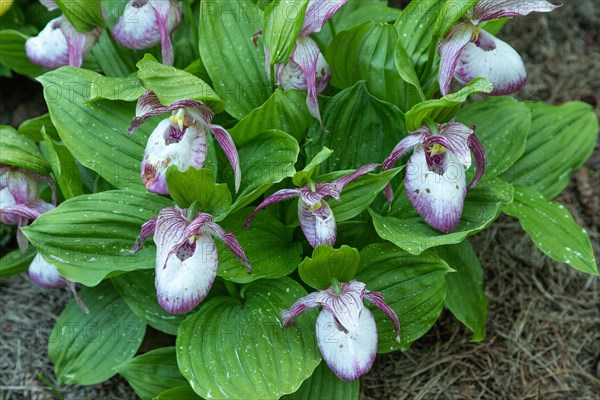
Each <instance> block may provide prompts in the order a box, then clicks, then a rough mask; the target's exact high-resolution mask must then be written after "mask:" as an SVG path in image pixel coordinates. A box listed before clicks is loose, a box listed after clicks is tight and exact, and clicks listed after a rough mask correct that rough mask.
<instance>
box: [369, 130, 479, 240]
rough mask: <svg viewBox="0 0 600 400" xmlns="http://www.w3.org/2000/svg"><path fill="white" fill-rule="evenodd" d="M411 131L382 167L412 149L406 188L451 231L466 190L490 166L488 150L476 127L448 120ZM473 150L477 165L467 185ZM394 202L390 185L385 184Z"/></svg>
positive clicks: (436, 224)
mask: <svg viewBox="0 0 600 400" xmlns="http://www.w3.org/2000/svg"><path fill="white" fill-rule="evenodd" d="M433 129H436V130H437V132H435V133H434V132H433V131H432V128H430V127H422V128H420V129H418V130H416V131H415V132H411V134H409V135H408V136H407V137H405V138H404V139H402V140H401V141H400V143H398V145H397V146H396V147H395V148H394V150H393V151H392V154H391V155H390V156H389V157H388V158H387V159H386V160H385V161H384V162H383V167H382V168H381V170H382V171H386V170H388V169H391V168H392V167H393V166H394V164H395V163H396V161H398V159H399V158H400V157H402V156H403V155H404V154H405V153H407V152H408V151H410V150H413V149H414V151H413V154H412V156H411V157H410V159H409V160H408V164H407V167H406V176H405V178H404V190H405V191H406V195H407V196H408V199H409V200H410V202H411V203H412V205H413V207H415V209H416V210H417V212H418V213H419V215H420V216H421V217H423V219H424V220H425V222H427V223H428V224H429V225H430V226H432V227H433V228H435V229H437V230H439V231H442V232H451V231H452V230H454V228H456V226H457V225H458V223H459V222H460V217H461V215H462V210H463V206H464V201H465V197H466V195H467V191H469V190H470V189H471V188H472V187H473V186H475V185H476V184H477V183H478V182H479V181H480V180H481V178H482V177H483V174H484V173H485V169H486V166H487V157H486V154H485V150H484V149H483V146H482V145H481V142H479V139H477V137H476V136H475V134H474V132H475V131H474V129H475V127H471V128H469V127H467V126H465V125H463V124H460V123H458V122H449V123H447V124H442V125H440V126H438V127H434V128H433ZM471 150H472V151H473V154H474V155H475V165H476V167H477V169H476V172H475V176H474V177H473V180H472V181H471V183H470V184H469V185H468V186H467V180H466V174H465V170H466V169H468V168H470V166H471ZM385 195H386V197H387V198H388V200H389V201H390V202H391V201H392V200H393V198H394V194H393V192H392V187H391V185H388V186H387V187H386V188H385Z"/></svg>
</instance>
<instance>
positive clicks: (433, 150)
mask: <svg viewBox="0 0 600 400" xmlns="http://www.w3.org/2000/svg"><path fill="white" fill-rule="evenodd" d="M446 150H447V149H446V148H445V147H444V146H442V145H441V144H438V143H434V144H433V145H432V146H431V147H430V149H429V154H430V155H431V156H435V155H436V154H442V153H445V152H446Z"/></svg>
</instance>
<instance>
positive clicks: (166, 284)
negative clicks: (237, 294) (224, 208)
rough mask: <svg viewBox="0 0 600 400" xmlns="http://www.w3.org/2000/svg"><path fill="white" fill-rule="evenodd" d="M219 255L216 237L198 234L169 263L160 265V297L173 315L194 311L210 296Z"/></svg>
mask: <svg viewBox="0 0 600 400" xmlns="http://www.w3.org/2000/svg"><path fill="white" fill-rule="evenodd" d="M217 266H218V252H217V248H216V247H215V243H214V241H213V240H212V238H211V237H210V236H209V235H207V234H200V235H198V236H197V237H196V238H195V240H194V241H193V242H192V243H190V242H186V243H185V244H184V245H183V246H181V247H180V248H179V249H178V250H177V251H176V252H175V253H173V254H171V255H170V256H169V257H168V259H167V260H166V264H165V266H164V267H161V266H160V265H159V264H158V263H157V264H156V269H155V272H156V279H155V285H156V297H157V299H158V303H159V304H160V306H161V307H162V308H163V309H164V310H165V311H167V312H169V313H171V314H183V313H186V312H189V311H191V310H193V309H194V308H195V307H196V306H197V305H198V304H199V303H200V302H201V301H202V300H204V298H205V297H206V295H207V294H208V292H209V290H210V288H211V286H212V284H213V282H214V280H215V277H216V275H217Z"/></svg>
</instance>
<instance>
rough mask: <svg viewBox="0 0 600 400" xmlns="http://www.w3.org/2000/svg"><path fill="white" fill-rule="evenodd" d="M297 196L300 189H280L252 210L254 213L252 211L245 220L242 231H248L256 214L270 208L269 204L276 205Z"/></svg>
mask: <svg viewBox="0 0 600 400" xmlns="http://www.w3.org/2000/svg"><path fill="white" fill-rule="evenodd" d="M298 196H300V189H282V190H278V191H277V192H275V193H273V194H272V195H270V196H269V197H267V198H266V199H264V200H263V201H262V203H260V204H259V205H258V207H256V208H255V209H254V211H252V213H251V214H250V215H249V216H248V218H247V219H246V223H245V224H244V229H248V227H250V224H252V220H253V219H254V216H255V215H256V213H257V212H259V211H260V210H262V209H263V208H265V207H267V206H270V205H271V204H274V203H277V202H279V201H282V200H288V199H291V198H293V197H298Z"/></svg>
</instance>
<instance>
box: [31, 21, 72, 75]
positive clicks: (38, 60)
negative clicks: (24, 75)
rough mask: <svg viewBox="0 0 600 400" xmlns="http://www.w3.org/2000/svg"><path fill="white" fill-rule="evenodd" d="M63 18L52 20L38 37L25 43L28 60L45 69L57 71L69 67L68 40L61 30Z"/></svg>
mask: <svg viewBox="0 0 600 400" xmlns="http://www.w3.org/2000/svg"><path fill="white" fill-rule="evenodd" d="M62 21H63V17H62V16H60V17H58V18H54V19H52V20H50V21H49V22H48V23H47V24H46V26H45V27H44V29H42V30H41V31H40V33H38V35H37V36H34V37H31V38H29V39H27V41H26V42H25V54H27V58H29V60H30V61H31V62H32V63H34V64H37V65H40V66H42V67H44V68H48V69H55V68H59V67H62V66H64V65H69V48H68V45H67V39H66V38H65V35H64V33H63V32H62V30H61V29H60V27H61V24H62Z"/></svg>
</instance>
